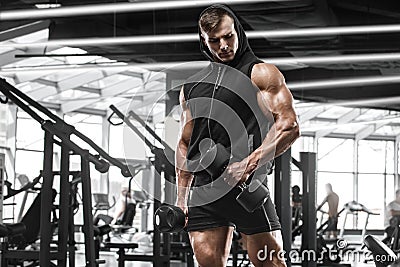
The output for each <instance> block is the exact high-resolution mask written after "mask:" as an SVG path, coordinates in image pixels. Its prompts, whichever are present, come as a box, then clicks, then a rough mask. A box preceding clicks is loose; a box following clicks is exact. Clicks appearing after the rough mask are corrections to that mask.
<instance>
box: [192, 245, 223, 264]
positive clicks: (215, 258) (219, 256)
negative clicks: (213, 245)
mask: <svg viewBox="0 0 400 267" xmlns="http://www.w3.org/2000/svg"><path fill="white" fill-rule="evenodd" d="M195 257H196V260H197V262H198V264H199V267H224V266H225V264H226V261H227V256H226V255H224V253H223V252H218V251H214V250H210V249H207V250H204V249H203V250H202V251H197V252H195Z"/></svg>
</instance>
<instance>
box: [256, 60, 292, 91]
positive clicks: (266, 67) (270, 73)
mask: <svg viewBox="0 0 400 267" xmlns="http://www.w3.org/2000/svg"><path fill="white" fill-rule="evenodd" d="M251 80H252V81H253V82H254V83H255V84H256V85H257V86H258V87H259V88H260V89H261V88H265V89H266V88H279V87H280V86H282V85H283V84H285V79H284V77H283V75H282V73H281V72H280V71H279V69H278V68H277V67H276V66H275V65H273V64H270V63H258V64H255V65H254V67H253V70H252V72H251Z"/></svg>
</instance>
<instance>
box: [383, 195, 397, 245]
mask: <svg viewBox="0 0 400 267" xmlns="http://www.w3.org/2000/svg"><path fill="white" fill-rule="evenodd" d="M396 217H398V219H400V189H397V190H396V199H395V200H393V201H392V202H390V203H389V204H388V205H387V206H386V209H385V222H384V226H385V233H386V237H385V239H383V240H382V241H383V242H384V243H387V242H388V241H390V239H391V237H392V235H393V232H394V229H395V220H394V219H395V218H396ZM398 222H399V220H397V223H398Z"/></svg>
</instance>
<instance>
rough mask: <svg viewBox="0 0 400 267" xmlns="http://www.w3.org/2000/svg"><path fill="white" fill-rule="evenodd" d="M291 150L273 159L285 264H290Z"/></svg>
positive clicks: (276, 201)
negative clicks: (285, 258)
mask: <svg viewBox="0 0 400 267" xmlns="http://www.w3.org/2000/svg"><path fill="white" fill-rule="evenodd" d="M291 161H292V157H291V150H290V149H288V150H287V151H286V152H285V153H284V154H282V155H281V156H280V157H278V158H277V159H276V160H275V205H276V209H277V213H278V216H279V218H280V222H281V226H282V229H283V231H282V238H283V250H284V251H285V257H287V260H286V265H287V266H288V267H290V266H291V259H290V258H289V257H288V254H289V252H290V250H291V245H292V209H291V205H290V195H291V194H290V186H291Z"/></svg>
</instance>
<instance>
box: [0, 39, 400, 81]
mask: <svg viewBox="0 0 400 267" xmlns="http://www.w3.org/2000/svg"><path fill="white" fill-rule="evenodd" d="M0 47H1V44H0ZM49 56H50V55H49ZM44 58H46V57H44ZM263 60H264V61H265V62H267V63H270V64H274V65H277V66H279V67H285V66H294V65H301V66H304V65H305V64H306V65H314V64H318V65H319V64H333V63H359V62H397V61H399V60H400V53H366V54H352V55H335V56H312V57H309V56H308V57H285V58H266V59H263ZM208 64H209V62H208V61H195V62H183V61H174V62H153V63H130V64H124V65H122V64H121V63H120V62H118V63H97V64H96V63H91V62H90V63H89V62H87V63H81V64H71V65H68V64H59V63H58V64H57V65H55V66H34V67H32V66H26V67H24V66H19V67H9V68H4V67H3V68H0V74H2V75H4V74H7V73H15V72H32V71H38V70H41V71H59V72H64V71H67V72H71V71H76V72H83V71H89V70H94V69H95V70H103V71H108V72H109V71H115V72H126V71H128V72H129V71H130V70H131V69H133V68H141V69H142V70H144V69H146V70H158V71H159V70H165V69H170V70H175V71H181V70H186V69H201V68H203V67H205V66H207V65H208ZM134 75H136V74H134ZM130 76H131V75H130ZM378 77H380V76H378ZM301 85H304V84H294V86H301Z"/></svg>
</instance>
